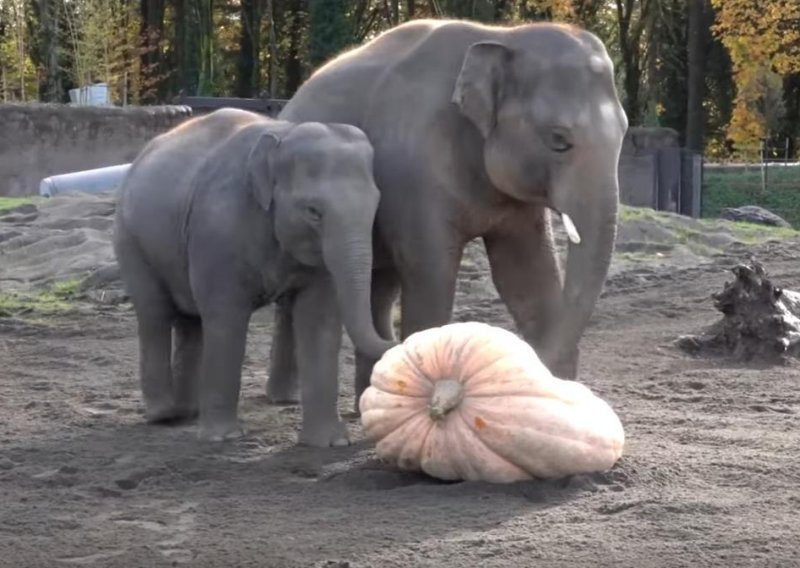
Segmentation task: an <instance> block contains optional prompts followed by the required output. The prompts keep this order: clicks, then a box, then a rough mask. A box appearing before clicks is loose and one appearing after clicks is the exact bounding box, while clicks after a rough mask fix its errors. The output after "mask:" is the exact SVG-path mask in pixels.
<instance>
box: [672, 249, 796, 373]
mask: <svg viewBox="0 0 800 568" xmlns="http://www.w3.org/2000/svg"><path fill="white" fill-rule="evenodd" d="M731 272H733V274H734V276H735V277H736V278H735V279H734V280H733V282H726V283H725V286H724V288H723V290H722V291H721V292H717V293H715V294H713V295H712V298H713V299H714V307H715V308H716V309H717V310H719V311H720V312H722V314H723V315H722V318H721V319H719V320H718V321H717V322H715V323H714V324H712V325H711V326H710V327H709V328H708V329H706V330H705V331H704V332H703V333H701V334H700V335H684V336H681V337H679V338H678V340H677V341H676V344H677V346H678V347H679V348H681V349H682V350H684V351H686V352H688V353H692V354H695V355H696V354H701V353H707V354H716V355H728V356H731V357H733V358H735V359H737V360H740V361H762V362H771V363H778V362H781V361H785V360H786V358H787V357H797V356H798V354H800V293H799V292H795V291H792V290H783V289H781V288H779V287H777V286H775V285H774V284H773V283H772V282H771V281H770V279H769V278H768V277H767V271H766V270H765V269H764V267H763V266H762V265H761V264H760V263H759V262H757V261H756V260H755V259H751V260H750V262H749V263H748V264H739V265H737V266H735V267H734V268H733V269H732V270H731Z"/></svg>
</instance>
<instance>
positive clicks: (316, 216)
mask: <svg viewBox="0 0 800 568" xmlns="http://www.w3.org/2000/svg"><path fill="white" fill-rule="evenodd" d="M306 216H307V217H308V219H309V220H310V221H311V222H312V223H319V222H320V221H321V220H322V211H320V210H319V208H317V206H316V205H306Z"/></svg>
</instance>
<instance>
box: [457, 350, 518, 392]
mask: <svg viewBox="0 0 800 568" xmlns="http://www.w3.org/2000/svg"><path fill="white" fill-rule="evenodd" d="M506 357H508V353H501V354H500V355H498V356H497V358H496V359H494V360H492V361H490V362H489V363H486V364H485V365H483V366H481V367H479V368H478V369H475V370H471V371H470V373H469V377H467V378H466V379H465V380H464V381H463V384H464V386H467V385H468V384H469V382H470V379H471V378H472V377H474V376H476V375H478V374H479V373H482V372H483V371H485V370H486V369H488V368H489V367H491V366H492V365H494V364H495V363H497V362H498V361H501V360H502V359H504V358H506Z"/></svg>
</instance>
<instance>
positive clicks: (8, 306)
mask: <svg viewBox="0 0 800 568" xmlns="http://www.w3.org/2000/svg"><path fill="white" fill-rule="evenodd" d="M78 285H79V281H78V280H65V281H63V282H58V283H57V284H54V285H53V286H51V287H50V288H47V289H45V290H42V291H40V292H36V293H32V294H22V293H17V292H6V293H0V317H7V316H11V315H20V314H26V313H30V312H33V313H37V314H41V315H55V314H62V313H66V312H69V311H72V310H73V309H74V307H75V301H76V300H77V297H78Z"/></svg>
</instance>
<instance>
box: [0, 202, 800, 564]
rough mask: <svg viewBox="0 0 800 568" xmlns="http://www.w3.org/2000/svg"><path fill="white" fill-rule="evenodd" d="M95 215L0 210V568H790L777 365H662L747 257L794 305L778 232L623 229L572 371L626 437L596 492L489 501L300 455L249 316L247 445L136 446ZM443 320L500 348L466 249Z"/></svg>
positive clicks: (474, 260)
mask: <svg viewBox="0 0 800 568" xmlns="http://www.w3.org/2000/svg"><path fill="white" fill-rule="evenodd" d="M112 210H113V206H112V202H111V201H110V199H109V198H108V197H105V196H98V197H90V196H80V197H76V196H64V197H59V198H55V199H53V200H51V201H49V202H47V203H46V204H44V205H42V206H40V207H37V206H33V205H29V206H24V207H21V208H17V209H15V210H11V211H6V212H5V213H0V566H9V567H15V568H23V567H34V566H35V567H45V566H61V565H64V566H69V565H78V566H93V567H100V566H115V567H117V566H119V567H123V566H124V567H128V566H148V567H150V566H153V567H155V566H183V565H186V566H193V567H195V566H196V567H211V566H231V567H233V566H259V567H264V566H267V567H272V566H275V567H285V568H293V567H299V566H303V567H307V566H308V567H312V566H318V567H323V566H325V567H330V568H334V567H354V568H355V567H367V566H374V567H381V568H383V567H394V566H398V567H412V566H436V567H476V566H481V567H495V566H503V567H521V566H537V567H545V566H547V567H581V566H587V567H588V566H615V567H642V566H658V567H673V566H693V567H694V566H704V567H705V566H725V567H733V566H759V567H760V566H764V567H766V566H770V567H773V566H774V567H784V566H785V567H789V566H798V565H799V564H800V538H798V536H800V525H799V524H798V521H800V419H799V418H798V412H800V372H798V366H797V365H795V364H788V365H784V366H771V367H763V368H759V367H757V366H753V365H750V366H747V365H743V364H738V363H733V362H731V361H728V360H725V359H711V360H710V359H701V358H692V357H690V356H688V355H686V354H684V353H682V352H681V351H679V350H678V349H676V348H675V346H674V345H673V342H674V341H675V339H676V338H677V337H679V336H680V335H682V334H685V333H694V332H698V331H700V330H701V329H703V328H704V327H705V326H707V325H708V324H710V323H711V322H712V321H714V320H716V319H717V316H718V315H719V314H718V313H717V312H715V311H714V309H713V305H712V301H711V298H710V296H711V293H712V292H715V291H718V290H720V289H721V287H722V285H723V283H724V282H725V280H726V279H730V278H731V274H730V272H729V270H730V268H731V267H732V266H733V265H734V264H735V263H737V262H739V261H742V260H746V259H747V258H748V255H749V254H755V255H756V256H757V258H758V259H759V260H760V261H761V262H762V263H763V264H764V265H765V267H766V268H767V270H768V271H769V272H770V274H771V276H772V277H773V279H774V280H775V281H776V283H780V284H782V285H783V286H785V287H787V288H794V289H800V262H798V255H800V240H797V239H794V240H791V239H787V237H790V236H792V235H789V234H788V233H780V234H779V235H778V236H780V237H781V240H775V241H770V242H764V236H765V235H769V234H770V233H763V234H762V233H761V232H760V230H755V229H749V230H747V231H744V230H743V229H742V230H739V229H738V228H735V227H734V225H733V224H732V223H727V222H715V223H705V224H701V223H698V222H696V221H692V220H685V219H680V218H677V217H675V216H665V215H655V214H652V213H651V212H646V211H636V210H628V211H626V213H625V215H624V218H623V223H622V227H621V230H620V239H619V243H618V254H617V255H616V260H615V263H614V266H613V270H612V273H611V275H610V277H609V281H608V284H607V289H606V291H605V293H604V295H603V298H602V300H601V302H600V304H599V307H598V310H597V312H596V314H595V317H594V318H593V322H592V325H591V327H590V329H589V330H588V332H587V334H586V336H585V339H584V342H583V344H582V345H583V359H582V365H581V380H582V381H583V382H585V383H586V384H587V385H588V386H590V387H591V388H592V389H594V391H595V392H596V393H597V394H599V395H600V396H602V397H604V398H605V399H606V400H608V401H609V402H610V404H611V405H612V406H613V408H614V409H615V410H616V411H617V412H618V414H619V415H620V418H621V419H622V421H623V424H624V425H625V428H626V435H627V445H626V449H625V455H624V457H623V458H622V459H621V460H620V462H619V463H618V464H617V465H616V466H615V467H614V469H613V470H612V471H610V472H604V473H597V474H593V475H587V476H576V477H573V478H570V479H564V480H559V481H556V482H524V483H517V484H512V485H490V484H484V483H441V482H437V481H436V480H433V479H430V478H427V477H425V476H422V475H412V474H401V473H398V472H395V471H393V470H392V469H391V468H388V467H384V466H382V465H381V464H379V463H377V462H376V460H375V458H374V454H373V452H372V450H371V448H370V446H369V445H368V444H365V443H364V442H363V441H361V436H360V428H359V425H358V422H357V421H356V420H354V419H350V426H351V432H352V435H353V437H354V439H355V440H356V443H355V444H354V445H353V446H351V447H349V448H343V449H330V450H315V449H309V448H302V447H297V446H296V445H295V435H296V430H297V426H298V418H299V415H298V409H297V408H296V407H292V406H289V407H275V406H269V405H267V404H266V401H265V397H264V395H263V390H264V382H265V380H266V359H267V353H268V350H269V345H270V321H271V317H270V316H271V311H270V310H269V309H265V310H262V311H261V312H259V313H257V314H256V316H255V317H254V320H253V323H252V327H251V334H250V337H249V346H248V356H247V361H246V364H245V370H244V390H243V393H242V397H241V412H242V415H243V418H244V420H245V421H246V423H247V425H248V426H249V428H250V429H251V434H250V435H249V436H248V437H247V438H245V439H243V440H241V441H238V442H235V443H230V444H226V445H222V446H211V445H203V444H200V443H198V442H197V441H196V439H195V427H194V426H193V425H187V426H180V427H155V426H147V425H145V424H144V423H143V421H142V405H141V401H140V395H139V391H138V384H137V375H136V364H137V363H136V362H137V349H136V341H135V335H134V329H135V321H134V318H133V316H132V313H131V311H130V307H129V305H128V304H127V303H126V302H124V301H123V300H124V299H123V298H121V295H120V292H119V287H118V283H116V281H115V275H114V265H113V257H112V256H111V255H110V248H109V246H108V234H109V227H110V217H109V215H110V214H111V211H112ZM737 227H738V226H737ZM92 271H94V273H92ZM87 273H89V277H88V279H86V278H85V276H86V274H87ZM59 283H60V284H59ZM54 285H56V288H54V287H53V286H54ZM54 290H55V291H54ZM26 294H27V297H26V296H25V295H26ZM456 304H457V306H456V312H455V316H454V317H455V319H456V320H461V321H464V320H478V321H484V322H488V323H491V324H495V325H499V326H503V327H506V328H509V329H513V327H512V324H511V321H510V318H509V316H508V314H507V313H506V310H505V308H504V307H503V305H502V304H501V303H499V301H498V300H497V297H496V293H495V292H494V289H493V287H492V285H491V280H490V278H489V275H488V271H487V265H486V261H485V258H484V256H483V253H482V251H481V249H480V248H479V247H478V246H472V245H471V246H470V248H469V252H468V254H467V256H466V257H465V260H464V265H463V269H462V272H461V275H460V281H459V291H458V297H457V301H456ZM346 346H347V347H346V349H345V350H344V352H343V354H342V362H343V368H342V372H341V376H342V382H343V385H342V389H341V398H340V402H341V408H342V411H343V412H346V411H348V410H349V409H350V408H352V383H351V377H352V364H353V360H352V351H351V348H350V344H349V343H347V341H346Z"/></svg>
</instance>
